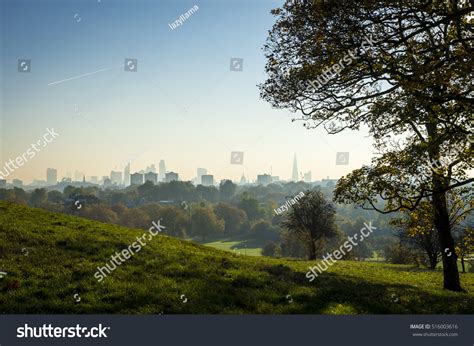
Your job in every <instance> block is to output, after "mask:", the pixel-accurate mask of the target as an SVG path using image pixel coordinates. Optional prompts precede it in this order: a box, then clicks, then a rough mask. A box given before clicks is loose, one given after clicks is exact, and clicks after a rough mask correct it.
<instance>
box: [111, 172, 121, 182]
mask: <svg viewBox="0 0 474 346" xmlns="http://www.w3.org/2000/svg"><path fill="white" fill-rule="evenodd" d="M110 180H111V181H112V184H115V185H122V172H120V171H112V172H110Z"/></svg>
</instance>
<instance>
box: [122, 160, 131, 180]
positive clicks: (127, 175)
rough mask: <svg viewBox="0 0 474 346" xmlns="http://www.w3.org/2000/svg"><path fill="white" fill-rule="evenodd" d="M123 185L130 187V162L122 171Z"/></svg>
mask: <svg viewBox="0 0 474 346" xmlns="http://www.w3.org/2000/svg"><path fill="white" fill-rule="evenodd" d="M123 183H124V184H125V186H129V185H130V162H129V163H127V165H126V166H125V169H124V170H123Z"/></svg>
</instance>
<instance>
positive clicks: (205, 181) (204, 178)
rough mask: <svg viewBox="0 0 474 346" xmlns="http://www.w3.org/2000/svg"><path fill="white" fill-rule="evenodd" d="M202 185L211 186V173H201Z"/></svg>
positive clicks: (212, 182) (212, 178) (212, 183)
mask: <svg viewBox="0 0 474 346" xmlns="http://www.w3.org/2000/svg"><path fill="white" fill-rule="evenodd" d="M201 181H202V185H204V186H213V185H214V176H213V175H211V174H203V175H202V176H201Z"/></svg>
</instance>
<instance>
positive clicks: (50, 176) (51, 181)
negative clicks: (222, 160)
mask: <svg viewBox="0 0 474 346" xmlns="http://www.w3.org/2000/svg"><path fill="white" fill-rule="evenodd" d="M159 162H160V163H159V166H160V167H161V169H160V173H157V172H156V168H155V164H151V165H150V166H147V167H146V168H145V169H137V170H132V169H131V165H130V163H128V164H127V165H126V166H125V168H124V169H123V171H117V170H111V171H110V173H109V174H108V175H86V174H85V173H83V172H81V171H78V170H75V171H74V172H65V173H64V174H62V175H61V174H58V170H57V169H55V168H51V167H48V168H47V169H46V173H45V175H44V177H45V179H44V180H43V179H42V177H34V178H33V180H31V181H24V180H21V179H15V178H10V179H8V177H6V178H4V177H2V176H1V175H0V180H5V181H6V182H8V183H9V184H10V185H13V184H12V181H13V180H15V181H21V182H22V185H23V184H24V185H31V186H38V187H39V186H54V185H56V184H57V183H61V182H65V181H69V182H75V183H77V182H88V183H93V184H98V185H105V186H106V187H107V186H130V185H132V184H131V176H132V175H135V176H136V177H137V175H141V176H142V180H143V181H142V182H141V183H142V184H143V183H145V182H146V181H147V180H150V181H152V182H154V183H155V184H156V183H158V182H165V181H166V179H165V175H167V174H169V173H175V174H177V175H178V176H179V172H174V171H168V170H166V169H165V160H160V161H159ZM295 169H297V164H296V154H295V155H294V159H293V168H292V176H291V177H284V176H282V178H281V179H280V175H278V176H275V175H272V174H271V173H272V172H261V173H260V174H257V175H256V176H255V177H253V178H254V179H252V177H249V178H250V179H249V180H248V179H247V178H245V180H242V178H244V177H245V173H243V174H242V175H241V177H240V179H237V180H234V179H230V178H228V177H225V176H221V177H219V176H215V175H214V174H212V172H209V171H208V170H207V169H206V168H202V167H197V168H196V176H195V177H192V178H191V179H181V178H180V179H177V180H180V181H191V182H192V183H193V184H195V185H199V184H202V185H207V186H209V185H218V183H219V182H220V181H223V180H231V181H233V182H235V183H237V184H242V183H258V181H259V177H263V178H266V177H268V178H267V179H270V180H271V181H272V182H291V181H293V182H298V181H304V182H313V181H314V182H316V181H321V180H327V179H330V177H329V176H326V177H321V179H315V180H312V179H311V176H312V171H308V172H306V173H304V174H303V173H302V172H299V174H298V175H297V176H296V178H295ZM161 173H163V176H162V175H161ZM269 173H270V174H269ZM147 175H149V177H151V178H149V179H147ZM203 176H204V177H205V179H206V183H204V182H202V181H201V177H203ZM331 179H332V177H331ZM209 181H212V182H213V183H209ZM135 184H136V183H135Z"/></svg>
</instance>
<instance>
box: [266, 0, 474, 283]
mask: <svg viewBox="0 0 474 346" xmlns="http://www.w3.org/2000/svg"><path fill="white" fill-rule="evenodd" d="M473 10H474V7H473V6H471V5H469V4H468V3H467V2H466V1H458V0H443V1H441V0H439V1H433V0H425V1H423V0H403V1H402V0H400V1H394V0H390V1H388V0H379V1H375V0H373V1H359V0H345V1H342V0H341V1H337V0H334V1H324V0H311V1H309V0H300V1H298V0H293V1H287V3H286V4H285V5H284V6H283V7H282V8H279V9H276V10H274V11H273V13H274V14H275V15H276V16H277V20H276V23H275V25H274V27H273V28H272V30H271V31H270V33H269V37H268V41H267V43H266V45H265V48H264V49H265V53H266V57H267V60H268V61H267V65H266V70H267V73H268V75H269V78H268V79H267V80H266V81H265V82H264V83H263V84H262V85H261V95H262V97H263V98H264V99H265V100H267V101H269V102H270V103H271V104H272V105H273V106H274V107H277V108H288V109H290V110H292V111H295V112H297V116H296V117H295V118H296V119H295V120H301V121H303V122H304V125H305V126H306V127H307V128H314V127H317V126H324V128H325V129H326V130H327V131H328V132H329V133H330V134H336V133H339V132H341V131H344V130H346V129H351V130H357V129H360V128H361V127H362V126H364V127H366V128H368V130H369V131H370V134H371V135H372V137H373V139H374V146H375V148H376V150H377V152H376V155H375V157H374V158H373V159H372V164H371V165H370V166H363V167H361V168H360V169H357V170H355V171H353V172H352V173H350V174H349V175H347V176H346V177H344V178H342V179H341V180H340V181H339V183H338V185H337V187H336V191H335V200H336V201H338V202H344V203H357V204H359V205H361V206H362V207H364V208H367V209H375V210H378V211H380V212H382V213H390V212H397V211H405V210H410V211H411V210H415V209H416V208H417V206H418V205H419V203H420V202H421V201H423V200H426V199H427V198H429V199H430V203H431V204H432V207H433V211H434V215H433V218H434V224H435V228H436V231H437V232H438V236H439V240H440V244H441V247H442V248H443V249H445V248H448V249H450V251H451V252H452V253H453V254H454V255H451V256H447V253H446V252H444V251H443V258H442V260H443V271H444V288H446V289H450V290H454V291H460V290H461V284H460V280H459V273H458V268H457V256H456V254H455V251H454V241H453V236H452V229H451V226H450V222H449V213H448V205H447V198H446V193H447V191H449V190H451V189H453V188H455V187H458V186H466V185H468V184H470V183H472V181H473V179H472V178H470V177H469V170H471V169H472V168H473V159H472V143H471V142H470V141H469V139H471V141H472V134H473V130H472V126H471V121H472V120H471V119H472V107H473V90H472V89H473V88H472V80H473V78H472V77H473V72H472V65H473V59H472V58H473V41H474V38H473V34H472V27H471V26H470V25H469V23H468V22H467V18H468V14H469V13H470V12H472V11H473ZM470 136H471V137H470ZM381 199H382V200H383V201H384V203H382V204H380V203H377V202H378V201H379V200H381Z"/></svg>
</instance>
